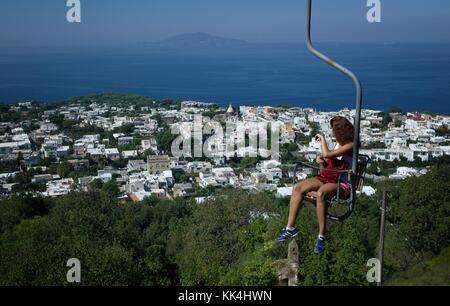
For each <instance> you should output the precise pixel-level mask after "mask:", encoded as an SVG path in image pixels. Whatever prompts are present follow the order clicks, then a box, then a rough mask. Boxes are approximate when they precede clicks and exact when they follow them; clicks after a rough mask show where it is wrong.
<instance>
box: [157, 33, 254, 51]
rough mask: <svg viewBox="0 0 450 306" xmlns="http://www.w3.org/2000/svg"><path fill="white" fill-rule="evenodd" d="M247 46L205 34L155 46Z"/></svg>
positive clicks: (186, 35)
mask: <svg viewBox="0 0 450 306" xmlns="http://www.w3.org/2000/svg"><path fill="white" fill-rule="evenodd" d="M245 44H247V42H246V41H245V40H239V39H230V38H224V37H219V36H213V35H209V34H207V33H187V34H180V35H176V36H172V37H169V38H167V39H165V40H162V41H160V42H157V43H156V44H155V45H157V46H163V47H177V48H180V47H233V46H242V45H245Z"/></svg>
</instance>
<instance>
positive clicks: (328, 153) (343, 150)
mask: <svg viewBox="0 0 450 306" xmlns="http://www.w3.org/2000/svg"><path fill="white" fill-rule="evenodd" d="M316 139H318V140H319V141H320V145H321V150H322V156H323V158H334V157H340V156H344V155H346V154H348V153H350V152H351V151H352V150H353V142H350V143H347V144H345V145H343V146H342V147H339V148H337V149H335V150H330V149H329V148H328V145H327V142H326V140H325V137H323V136H322V135H320V134H317V135H316Z"/></svg>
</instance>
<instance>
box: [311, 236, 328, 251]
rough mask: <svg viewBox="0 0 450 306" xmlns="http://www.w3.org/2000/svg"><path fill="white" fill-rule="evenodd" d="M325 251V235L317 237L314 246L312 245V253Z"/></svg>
mask: <svg viewBox="0 0 450 306" xmlns="http://www.w3.org/2000/svg"><path fill="white" fill-rule="evenodd" d="M323 251H325V237H323V238H319V237H317V242H316V246H315V247H314V253H316V254H320V253H322V252H323Z"/></svg>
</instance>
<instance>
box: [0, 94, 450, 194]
mask: <svg viewBox="0 0 450 306" xmlns="http://www.w3.org/2000/svg"><path fill="white" fill-rule="evenodd" d="M125 102H126V101H125ZM125 102H124V103H123V104H122V105H121V103H109V102H108V101H107V99H106V98H104V97H103V98H102V99H95V98H91V99H87V100H86V99H83V100H73V101H71V102H67V103H63V104H55V105H50V106H49V105H46V106H45V107H44V106H41V105H39V104H37V103H32V102H24V103H16V104H11V105H4V106H3V109H2V117H1V118H2V121H1V122H0V165H1V168H0V193H1V195H2V196H4V197H6V196H10V195H12V194H14V193H17V192H28V193H32V194H36V195H42V196H44V197H58V196H62V195H65V194H67V193H69V192H76V191H82V190H88V189H89V188H90V187H91V186H92V185H93V184H97V185H100V186H102V185H103V186H105V185H107V186H109V187H110V188H111V190H112V192H114V194H115V196H116V197H117V198H118V199H120V200H121V201H124V202H130V201H133V202H141V201H143V200H144V199H146V198H147V197H158V198H176V197H195V199H196V200H197V202H202V201H204V200H205V197H207V196H209V195H211V192H213V191H214V190H217V189H221V188H240V189H245V190H249V191H254V192H259V191H269V192H274V193H276V194H277V196H279V197H287V196H289V195H290V193H291V191H292V183H293V181H294V180H295V181H298V180H300V179H304V178H306V177H307V176H308V175H310V174H311V172H309V171H306V170H305V171H302V172H297V173H295V174H294V171H293V165H294V164H295V161H296V160H297V159H302V160H307V161H310V162H312V161H313V160H314V158H315V156H316V155H317V154H318V152H319V151H320V144H319V143H318V142H317V141H315V139H314V135H315V134H316V133H321V134H323V135H326V136H327V137H329V135H330V125H329V121H330V119H331V118H332V117H334V116H336V115H340V116H345V117H347V118H349V119H351V118H353V116H354V111H353V110H350V109H343V110H340V111H336V112H323V111H316V110H314V109H312V108H301V107H288V106H283V107H270V106H239V107H236V108H234V107H233V106H232V105H231V104H230V105H229V106H228V107H218V106H217V105H215V104H212V103H203V102H196V101H183V102H176V103H175V102H173V103H166V104H164V105H162V104H160V103H158V102H156V101H152V102H150V103H147V105H141V104H138V105H134V104H133V103H129V102H126V103H125ZM196 115H203V117H205V118H208V119H207V120H213V121H215V122H219V123H220V124H222V125H226V124H231V125H236V124H239V123H243V124H247V123H255V122H264V123H269V124H270V123H274V122H278V123H280V124H281V125H280V126H281V129H280V131H279V146H280V154H279V155H278V156H276V157H275V158H274V157H273V156H272V157H269V158H261V157H246V153H250V152H249V151H251V149H252V148H251V147H246V148H245V150H246V152H237V149H236V152H234V153H236V154H232V155H233V156H230V155H225V156H220V155H216V156H213V157H211V158H207V157H201V158H197V157H195V158H193V157H192V156H193V155H190V156H189V154H187V156H181V157H179V156H178V157H175V156H173V154H172V153H171V150H170V146H171V143H172V141H173V140H174V139H175V137H176V136H177V135H172V133H171V131H172V130H173V128H174V126H175V127H179V126H183V125H186V124H190V123H192V122H193V120H194V116H196ZM449 125H450V117H449V116H444V115H435V114H434V115H431V114H422V113H402V112H390V113H384V112H382V111H379V110H369V109H364V110H363V112H362V121H361V151H360V153H361V154H366V155H368V156H369V157H370V159H371V161H372V163H377V165H380V164H382V163H383V162H385V163H386V162H391V163H393V164H394V165H395V163H397V162H400V161H401V162H403V163H402V164H400V163H398V165H397V166H394V168H392V169H389V171H387V172H386V171H382V170H381V169H377V166H375V170H373V171H372V173H370V174H368V177H369V178H370V179H371V180H374V181H377V180H383V179H388V178H390V179H404V178H407V177H410V176H417V175H422V174H424V173H426V171H427V168H426V166H416V167H414V166H412V165H413V164H414V163H416V164H419V165H421V164H423V165H425V164H426V163H427V162H429V161H432V160H435V159H438V158H442V157H444V156H446V155H447V156H448V155H450V144H449V141H450V134H449V132H448V126H449ZM249 134H251V131H250V132H249ZM235 140H236V139H234V141H235ZM228 141H230V139H229V138H227V137H225V138H223V143H219V144H217V145H218V146H224V147H225V146H227V143H226V142H228ZM272 141H273V140H272ZM328 141H329V144H330V145H331V144H332V143H333V140H332V139H331V138H329V139H328ZM237 153H243V154H240V155H239V154H237ZM238 155H239V156H243V157H236V156H238ZM248 155H250V154H248ZM294 175H295V176H296V177H295V178H294ZM362 192H364V193H366V194H368V195H370V194H373V193H374V189H373V188H372V187H371V186H370V184H368V185H367V186H365V187H364V189H363V190H362Z"/></svg>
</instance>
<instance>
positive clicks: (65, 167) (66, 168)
mask: <svg viewBox="0 0 450 306" xmlns="http://www.w3.org/2000/svg"><path fill="white" fill-rule="evenodd" d="M71 171H72V166H71V165H70V164H69V163H68V162H67V161H64V162H62V163H60V164H59V165H58V168H57V173H58V175H59V176H60V177H62V178H66V177H68V176H69V174H70V172H71Z"/></svg>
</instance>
